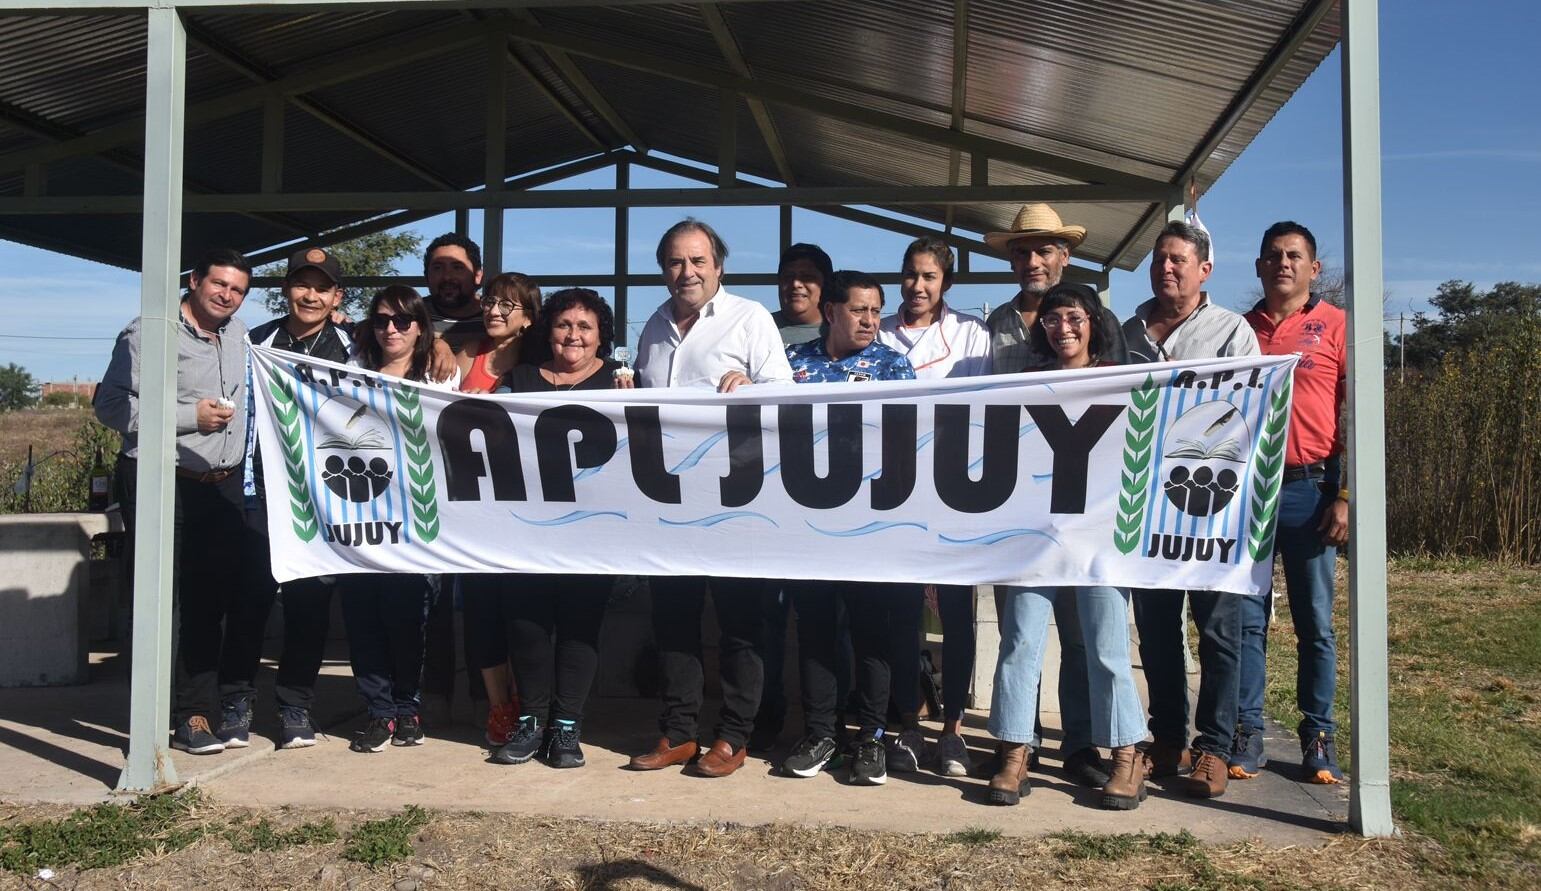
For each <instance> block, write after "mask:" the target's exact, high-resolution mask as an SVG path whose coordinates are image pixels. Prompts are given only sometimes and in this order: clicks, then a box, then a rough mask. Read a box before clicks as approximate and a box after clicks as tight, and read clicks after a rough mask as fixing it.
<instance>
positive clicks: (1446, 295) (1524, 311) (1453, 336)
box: [1392, 280, 1541, 371]
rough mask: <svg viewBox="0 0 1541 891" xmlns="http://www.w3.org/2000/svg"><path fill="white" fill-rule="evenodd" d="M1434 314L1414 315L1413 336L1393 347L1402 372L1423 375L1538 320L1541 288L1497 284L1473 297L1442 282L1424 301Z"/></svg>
mask: <svg viewBox="0 0 1541 891" xmlns="http://www.w3.org/2000/svg"><path fill="white" fill-rule="evenodd" d="M1429 303H1431V304H1433V306H1434V313H1433V314H1432V315H1431V314H1429V313H1422V312H1420V313H1416V314H1415V315H1414V316H1413V318H1412V322H1413V330H1412V331H1411V332H1409V333H1408V334H1406V335H1405V336H1403V337H1401V338H1392V341H1393V343H1395V344H1396V345H1397V346H1399V347H1403V348H1405V349H1406V351H1407V367H1408V368H1412V369H1418V370H1420V371H1429V370H1432V369H1434V368H1436V367H1438V366H1439V365H1440V363H1442V362H1443V361H1444V360H1445V358H1446V357H1447V356H1450V355H1453V354H1457V353H1466V352H1469V351H1471V350H1474V349H1483V348H1485V346H1486V345H1487V344H1488V343H1491V342H1493V341H1494V340H1495V339H1496V338H1497V337H1499V336H1500V335H1502V334H1503V333H1504V332H1505V331H1506V330H1508V329H1509V328H1511V327H1513V326H1514V325H1515V324H1516V323H1518V322H1522V321H1527V320H1534V319H1538V318H1541V285H1524V284H1520V283H1519V282H1499V283H1498V284H1496V285H1494V286H1493V288H1492V290H1489V291H1479V290H1478V289H1477V287H1476V286H1475V285H1473V284H1472V283H1471V282H1463V281H1454V280H1452V281H1447V282H1445V283H1444V284H1442V285H1440V286H1439V288H1438V289H1437V290H1436V291H1435V292H1434V296H1433V297H1430V298H1429Z"/></svg>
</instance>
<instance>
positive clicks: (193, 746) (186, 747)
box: [171, 715, 225, 755]
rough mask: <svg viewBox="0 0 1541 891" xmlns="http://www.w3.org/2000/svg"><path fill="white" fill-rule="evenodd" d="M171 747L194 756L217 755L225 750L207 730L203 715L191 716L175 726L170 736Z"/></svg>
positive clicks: (218, 740)
mask: <svg viewBox="0 0 1541 891" xmlns="http://www.w3.org/2000/svg"><path fill="white" fill-rule="evenodd" d="M171 747H172V748H173V749H181V750H182V751H184V752H190V753H192V754H194V755H217V754H219V753H220V752H223V751H224V750H225V744H224V742H222V741H221V740H220V738H219V737H217V736H215V735H214V733H213V731H211V730H209V720H208V719H207V718H205V717H204V716H203V715H193V716H192V717H191V718H188V719H187V720H186V721H183V722H182V723H181V724H178V725H177V729H176V731H175V732H173V733H172V734H171Z"/></svg>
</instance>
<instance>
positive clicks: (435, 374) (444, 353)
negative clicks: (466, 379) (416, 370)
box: [428, 334, 461, 380]
mask: <svg viewBox="0 0 1541 891" xmlns="http://www.w3.org/2000/svg"><path fill="white" fill-rule="evenodd" d="M460 374H461V368H460V362H459V361H458V360H457V359H456V358H455V351H454V350H452V349H450V348H449V344H447V343H445V342H444V338H442V337H440V336H439V335H437V334H435V335H434V336H433V352H432V353H431V354H430V355H429V356H428V376H429V377H431V378H433V379H435V380H449V379H450V377H452V376H453V377H454V378H455V379H456V380H459V379H460Z"/></svg>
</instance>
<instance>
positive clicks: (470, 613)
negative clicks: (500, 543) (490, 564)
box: [423, 572, 526, 690]
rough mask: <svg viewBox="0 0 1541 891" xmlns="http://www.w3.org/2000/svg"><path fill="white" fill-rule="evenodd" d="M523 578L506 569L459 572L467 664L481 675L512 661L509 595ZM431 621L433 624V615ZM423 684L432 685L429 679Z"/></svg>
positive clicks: (518, 588)
mask: <svg viewBox="0 0 1541 891" xmlns="http://www.w3.org/2000/svg"><path fill="white" fill-rule="evenodd" d="M523 578H526V576H517V575H514V574H512V573H506V572H478V573H462V574H461V575H460V576H459V579H460V611H461V615H462V616H463V618H464V621H463V624H464V625H465V637H466V647H465V651H466V667H467V668H469V669H470V670H471V674H473V675H480V674H481V671H482V669H485V668H496V667H497V666H499V665H503V664H506V663H507V662H508V636H509V631H510V620H511V617H510V616H509V614H508V607H507V604H508V603H509V602H510V601H509V599H508V597H509V594H510V593H511V592H513V591H516V590H520V589H521V587H522V585H523V582H521V581H520V580H521V579H523ZM441 599H442V598H441ZM435 614H436V613H435ZM429 622H430V627H431V625H432V615H430V618H429ZM425 674H426V671H425ZM423 688H424V689H425V690H426V689H428V684H427V682H426V679H425V681H424V684H423Z"/></svg>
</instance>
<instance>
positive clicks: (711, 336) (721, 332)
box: [636, 288, 792, 390]
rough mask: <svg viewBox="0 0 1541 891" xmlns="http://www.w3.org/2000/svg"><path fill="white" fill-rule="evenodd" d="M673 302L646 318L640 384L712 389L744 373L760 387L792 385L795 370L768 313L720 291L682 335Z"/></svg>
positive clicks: (640, 349)
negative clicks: (731, 375)
mask: <svg viewBox="0 0 1541 891" xmlns="http://www.w3.org/2000/svg"><path fill="white" fill-rule="evenodd" d="M672 304H673V298H670V299H669V300H665V301H664V302H663V305H662V306H660V307H658V309H657V311H655V312H654V313H653V315H652V316H651V317H650V318H648V320H647V325H645V326H644V327H643V328H642V336H641V337H640V338H638V341H637V366H636V370H637V383H638V385H640V386H643V387H711V388H712V389H714V390H715V389H717V384H718V382H719V381H721V380H722V376H723V375H725V374H727V373H728V372H730V371H739V372H743V373H744V374H745V375H746V376H747V377H748V378H749V380H751V381H753V382H754V383H757V384H768V383H787V384H789V383H791V382H792V366H791V365H789V364H787V354H786V347H785V346H783V345H782V343H781V333H780V332H779V331H777V330H776V323H775V322H774V321H773V320H772V319H771V314H770V310H768V309H766V308H765V307H763V306H761V305H760V304H758V303H756V302H754V301H753V300H746V299H744V298H743V297H739V296H737V295H735V294H729V293H728V292H727V291H726V290H724V289H721V288H719V289H718V290H717V293H716V294H715V295H714V296H713V297H712V299H710V300H708V301H706V305H705V306H703V307H701V315H700V317H699V318H697V319H696V321H695V324H693V325H691V326H690V330H689V331H687V332H686V333H684V334H681V333H680V327H679V325H678V324H676V323H675V321H674V309H673V306H672Z"/></svg>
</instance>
